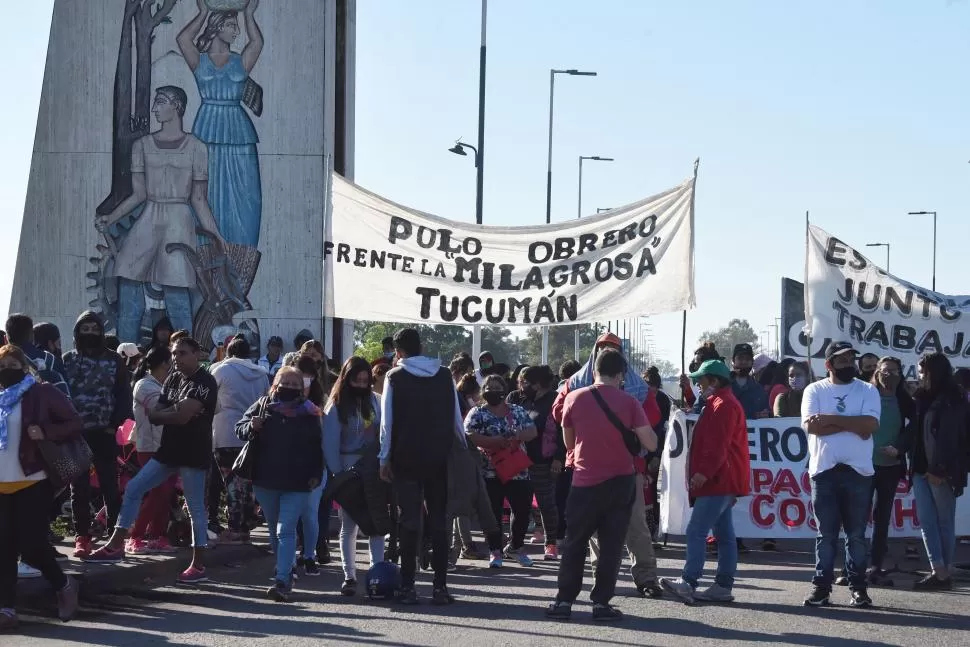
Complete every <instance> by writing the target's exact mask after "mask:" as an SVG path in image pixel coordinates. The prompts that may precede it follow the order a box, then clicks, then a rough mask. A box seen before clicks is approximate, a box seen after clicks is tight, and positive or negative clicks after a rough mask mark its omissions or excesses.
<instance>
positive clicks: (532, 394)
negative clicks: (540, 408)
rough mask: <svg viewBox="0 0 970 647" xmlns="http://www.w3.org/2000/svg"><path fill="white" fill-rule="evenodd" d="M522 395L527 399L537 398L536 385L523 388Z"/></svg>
mask: <svg viewBox="0 0 970 647" xmlns="http://www.w3.org/2000/svg"><path fill="white" fill-rule="evenodd" d="M522 395H524V396H525V399H526V400H535V399H536V389H535V387H534V386H530V387H528V388H525V389H522Z"/></svg>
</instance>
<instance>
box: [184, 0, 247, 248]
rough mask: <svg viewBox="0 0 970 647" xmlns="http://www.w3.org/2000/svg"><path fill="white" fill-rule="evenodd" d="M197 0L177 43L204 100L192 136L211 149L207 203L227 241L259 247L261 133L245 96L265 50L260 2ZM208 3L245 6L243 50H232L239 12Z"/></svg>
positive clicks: (237, 34)
mask: <svg viewBox="0 0 970 647" xmlns="http://www.w3.org/2000/svg"><path fill="white" fill-rule="evenodd" d="M197 2H198V5H199V13H198V15H197V16H196V17H195V18H193V19H192V21H191V22H190V23H189V24H188V25H186V27H185V29H183V30H182V32H181V33H180V34H179V35H178V39H177V42H178V46H179V49H180V50H181V52H182V56H183V57H184V58H185V62H186V63H188V65H189V68H191V70H192V72H193V73H194V74H195V80H196V83H197V84H198V87H199V95H200V96H201V98H202V105H201V107H200V108H199V112H198V114H197V115H196V117H195V124H194V125H193V127H192V134H194V135H195V136H196V137H198V138H199V139H200V140H201V141H202V142H204V143H205V145H206V147H207V148H208V151H209V205H210V206H211V207H212V212H213V215H214V216H215V218H216V222H217V223H218V224H219V233H220V234H222V237H223V238H224V239H225V240H226V241H227V242H230V243H236V244H239V245H247V246H249V247H256V246H257V243H258V242H259V225H260V220H261V219H262V209H263V193H262V187H261V184H260V177H259V156H258V152H257V150H256V144H257V143H258V142H259V137H258V136H257V135H256V128H255V127H254V126H253V122H252V120H251V119H250V118H249V115H248V114H246V110H245V109H244V108H243V105H242V99H243V92H244V90H245V88H246V81H247V80H248V79H249V73H250V72H251V71H252V69H253V67H255V65H256V61H257V60H258V59H259V55H260V53H261V52H262V51H263V34H262V32H261V31H260V29H259V25H258V24H257V23H256V18H255V15H254V14H255V12H256V8H257V6H258V5H259V0H249V1H248V2H246V0H197ZM227 3H228V4H227ZM210 6H211V7H216V6H238V7H240V8H242V12H241V13H242V16H243V18H244V19H245V26H246V35H247V37H248V38H249V42H248V43H247V44H246V47H245V48H244V49H243V51H242V53H241V54H237V53H236V52H233V51H232V49H231V46H232V43H233V41H235V40H236V38H238V37H239V33H240V30H239V15H240V12H239V11H209V7H210Z"/></svg>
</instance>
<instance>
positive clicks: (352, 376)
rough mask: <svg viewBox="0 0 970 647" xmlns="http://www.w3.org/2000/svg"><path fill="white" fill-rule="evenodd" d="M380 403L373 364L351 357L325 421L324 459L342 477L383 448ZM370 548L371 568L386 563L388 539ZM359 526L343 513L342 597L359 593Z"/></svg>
mask: <svg viewBox="0 0 970 647" xmlns="http://www.w3.org/2000/svg"><path fill="white" fill-rule="evenodd" d="M380 427H381V410H380V403H379V402H378V401H377V398H376V397H375V396H374V393H373V392H372V391H371V374H370V364H368V363H367V360H365V359H363V358H362V357H351V358H350V359H348V360H347V361H346V362H345V363H344V365H343V367H342V368H341V369H340V375H339V376H338V377H337V381H336V383H335V384H334V385H333V391H331V393H330V401H329V402H328V403H327V408H326V413H325V415H324V419H323V448H324V456H325V458H326V462H327V465H328V466H329V467H330V471H332V472H333V473H335V474H336V473H339V472H342V471H346V470H349V469H350V468H351V467H353V466H354V465H355V464H356V463H357V462H358V461H359V460H360V459H361V457H362V456H363V455H364V454H375V455H376V453H377V451H378V449H379V445H380V437H379V436H380V433H379V431H380ZM368 542H369V544H370V565H371V566H373V565H374V564H378V563H380V562H382V561H384V537H383V536H375V537H370V538H369V540H368ZM356 555H357V524H356V523H355V522H354V520H353V519H351V518H350V515H348V514H347V513H346V511H345V510H343V509H341V510H340V561H341V565H342V566H343V569H344V583H343V585H342V586H341V587H340V593H341V594H343V595H346V596H353V595H355V594H356V593H357V570H356Z"/></svg>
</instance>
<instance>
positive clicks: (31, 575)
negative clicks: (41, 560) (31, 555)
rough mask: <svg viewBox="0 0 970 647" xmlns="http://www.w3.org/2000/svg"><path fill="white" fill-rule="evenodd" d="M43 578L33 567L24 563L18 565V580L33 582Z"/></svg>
mask: <svg viewBox="0 0 970 647" xmlns="http://www.w3.org/2000/svg"><path fill="white" fill-rule="evenodd" d="M38 577H41V572H40V571H38V570H37V569H36V568H34V567H33V566H30V565H28V564H24V563H23V562H18V563H17V579H18V580H32V579H35V578H38Z"/></svg>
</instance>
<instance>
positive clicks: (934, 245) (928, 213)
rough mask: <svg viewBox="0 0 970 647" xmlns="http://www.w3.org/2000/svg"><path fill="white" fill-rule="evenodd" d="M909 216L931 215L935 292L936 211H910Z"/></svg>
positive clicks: (934, 285) (934, 289)
mask: <svg viewBox="0 0 970 647" xmlns="http://www.w3.org/2000/svg"><path fill="white" fill-rule="evenodd" d="M909 215H911V216H930V215H932V216H933V291H934V292H936V212H935V211H910V212H909Z"/></svg>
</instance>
